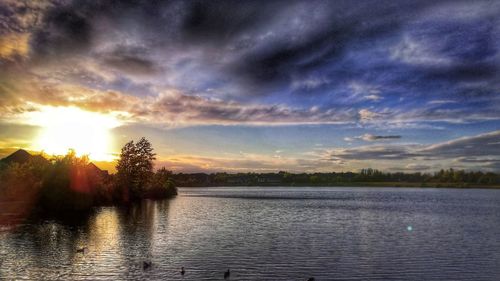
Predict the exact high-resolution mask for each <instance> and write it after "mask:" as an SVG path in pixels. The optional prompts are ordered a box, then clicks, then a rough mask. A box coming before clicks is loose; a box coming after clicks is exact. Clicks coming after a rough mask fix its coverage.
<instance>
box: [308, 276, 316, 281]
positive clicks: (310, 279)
mask: <svg viewBox="0 0 500 281" xmlns="http://www.w3.org/2000/svg"><path fill="white" fill-rule="evenodd" d="M307 281H316V279H314V277H311V278H309V279H307Z"/></svg>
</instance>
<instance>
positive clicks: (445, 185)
mask: <svg viewBox="0 0 500 281" xmlns="http://www.w3.org/2000/svg"><path fill="white" fill-rule="evenodd" d="M178 187H179V188H202V187H290V188H293V187H393V188H422V189H426V188H454V189H500V185H482V184H466V185H464V184H462V183H456V184H454V183H440V184H436V183H418V182H351V183H345V184H344V183H343V184H335V185H315V184H297V185H286V184H273V185H269V184H267V185H266V184H260V185H235V184H233V185H195V186H178Z"/></svg>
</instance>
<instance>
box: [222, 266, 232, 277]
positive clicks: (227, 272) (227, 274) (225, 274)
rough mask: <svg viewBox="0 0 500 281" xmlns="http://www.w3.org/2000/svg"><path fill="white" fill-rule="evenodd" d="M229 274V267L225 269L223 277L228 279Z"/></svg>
mask: <svg viewBox="0 0 500 281" xmlns="http://www.w3.org/2000/svg"><path fill="white" fill-rule="evenodd" d="M230 275H231V272H230V271H229V268H228V269H227V271H226V272H224V279H229V276H230Z"/></svg>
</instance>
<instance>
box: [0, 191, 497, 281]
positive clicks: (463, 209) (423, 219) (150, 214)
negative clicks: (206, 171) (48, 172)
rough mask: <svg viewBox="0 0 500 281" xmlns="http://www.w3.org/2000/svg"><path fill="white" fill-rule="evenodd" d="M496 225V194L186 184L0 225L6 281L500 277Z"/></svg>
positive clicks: (0, 265)
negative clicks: (136, 199) (158, 197)
mask: <svg viewBox="0 0 500 281" xmlns="http://www.w3.org/2000/svg"><path fill="white" fill-rule="evenodd" d="M498 221H500V191H498V190H496V191H495V190H472V191H469V190H467V191H466V190H461V191H454V190H426V191H421V190H413V189H405V190H393V189H359V188H358V189H356V188H354V189H335V188H331V189H320V188H295V189H293V190H290V189H287V188H266V189H260V188H232V189H231V188H227V189H225V188H220V189H217V188H212V189H209V188H207V189H204V188H201V189H181V193H180V195H179V196H178V197H177V198H175V199H173V200H166V201H158V202H153V201H144V202H142V204H137V205H133V206H130V207H128V208H115V207H103V208H98V209H96V210H95V211H94V212H92V213H89V214H83V215H80V216H79V217H76V216H75V215H71V216H69V217H66V218H64V217H62V218H58V219H54V218H46V217H39V218H32V219H31V220H29V221H26V223H24V224H21V225H19V226H18V227H17V228H15V229H11V230H8V231H3V232H0V279H2V278H5V279H7V280H16V279H32V280H110V279H111V280H184V281H187V280H220V279H222V277H223V273H224V271H225V270H226V269H227V268H228V267H229V268H231V278H233V279H234V280H301V279H302V280H306V279H307V278H308V277H310V276H314V277H316V280H336V279H340V280H342V279H350V280H387V279H395V280H444V279H446V280H499V277H500V251H498V249H500V241H499V240H498V237H500V225H499V224H498ZM409 225H411V226H412V231H408V229H407V227H408V226H409ZM82 247H85V248H86V250H85V252H84V253H79V252H78V251H77V249H80V248H82ZM145 260H150V261H152V267H151V268H150V269H148V270H143V268H142V262H143V261H145ZM182 266H184V267H185V268H186V275H185V276H184V277H182V276H181V275H180V268H181V267H182Z"/></svg>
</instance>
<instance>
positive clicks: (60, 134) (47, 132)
mask: <svg viewBox="0 0 500 281" xmlns="http://www.w3.org/2000/svg"><path fill="white" fill-rule="evenodd" d="M28 118H29V120H30V121H31V123H33V124H34V125H37V126H40V127H42V130H41V132H40V134H39V136H38V138H37V139H36V140H35V142H34V145H35V147H34V148H33V149H34V150H43V151H44V152H45V153H47V154H55V155H62V154H66V153H67V152H68V150H69V149H73V150H75V152H76V154H77V155H79V156H81V155H88V156H89V158H90V159H91V160H96V161H112V160H113V159H114V157H113V155H112V153H111V151H112V150H111V140H112V136H111V133H110V130H111V129H112V128H115V127H117V126H119V125H120V122H119V121H118V120H117V119H116V118H115V117H114V116H112V115H105V114H100V113H95V112H89V111H84V110H81V109H79V108H76V107H44V108H43V109H42V110H40V111H35V112H31V113H30V114H29V116H28Z"/></svg>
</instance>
